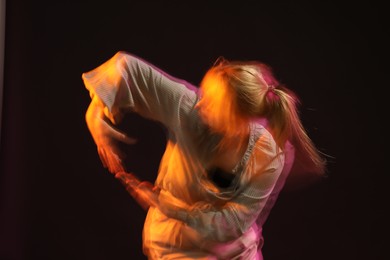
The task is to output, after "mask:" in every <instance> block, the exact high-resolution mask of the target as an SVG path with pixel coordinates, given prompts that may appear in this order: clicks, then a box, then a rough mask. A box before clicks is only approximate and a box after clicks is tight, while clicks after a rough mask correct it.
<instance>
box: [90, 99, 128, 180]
mask: <svg viewBox="0 0 390 260" xmlns="http://www.w3.org/2000/svg"><path fill="white" fill-rule="evenodd" d="M103 111H104V105H103V104H102V103H101V102H100V101H99V100H98V98H97V97H96V96H95V97H94V98H93V99H92V101H91V104H90V105H89V107H88V110H87V113H86V115H85V120H86V122H87V126H88V129H89V131H90V133H91V135H92V138H93V140H94V141H95V144H96V146H97V149H98V154H99V157H100V160H101V161H102V163H103V166H104V167H105V168H108V170H109V171H110V172H111V173H112V174H115V173H116V172H119V171H123V170H124V167H123V163H122V160H123V159H124V158H125V155H124V154H123V153H122V152H121V151H120V149H119V148H118V146H117V144H116V141H120V142H124V143H126V144H134V143H135V142H136V140H135V139H133V138H129V137H128V136H126V135H125V134H124V133H122V132H120V131H118V130H116V129H115V128H114V127H113V126H112V125H111V124H110V123H109V122H108V121H107V118H106V116H105V115H104V112H103Z"/></svg>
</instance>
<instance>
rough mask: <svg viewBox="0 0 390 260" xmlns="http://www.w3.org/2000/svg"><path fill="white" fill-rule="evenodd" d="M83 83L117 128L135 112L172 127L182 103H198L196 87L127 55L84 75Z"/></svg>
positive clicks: (116, 55) (115, 57)
mask: <svg viewBox="0 0 390 260" xmlns="http://www.w3.org/2000/svg"><path fill="white" fill-rule="evenodd" d="M82 79H83V81H84V84H85V87H86V88H87V90H89V92H90V96H91V97H93V96H95V95H97V96H98V97H99V100H100V101H101V102H102V103H103V105H104V112H105V115H106V116H107V117H108V118H109V119H110V120H111V122H112V123H114V124H117V123H118V122H119V121H120V119H121V117H122V116H123V114H124V113H125V112H127V111H132V112H136V113H138V114H139V115H141V116H143V117H145V118H148V119H152V120H156V121H159V122H161V123H163V124H164V125H165V126H167V127H172V126H173V125H174V124H175V123H177V120H178V118H177V117H175V116H174V115H175V114H177V113H178V112H179V111H178V109H179V108H180V103H181V102H182V100H186V101H187V102H188V100H190V101H193V100H195V99H196V90H197V88H196V87H195V86H193V85H191V84H189V83H188V82H186V81H184V80H180V79H177V78H174V77H172V76H170V75H169V74H167V73H165V72H164V71H162V70H160V69H158V68H157V67H155V66H154V65H152V64H150V63H148V62H146V61H144V60H142V59H141V58H138V57H136V56H134V55H132V54H130V53H127V52H123V51H120V52H117V53H116V54H115V55H114V56H113V57H112V58H110V59H109V60H107V61H106V62H105V63H103V64H101V65H100V66H98V67H97V68H95V69H93V70H91V71H88V72H86V73H83V74H82Z"/></svg>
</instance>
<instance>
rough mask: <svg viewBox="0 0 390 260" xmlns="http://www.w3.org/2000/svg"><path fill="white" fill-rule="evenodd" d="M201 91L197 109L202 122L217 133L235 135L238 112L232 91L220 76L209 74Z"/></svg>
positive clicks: (203, 82)
mask: <svg viewBox="0 0 390 260" xmlns="http://www.w3.org/2000/svg"><path fill="white" fill-rule="evenodd" d="M200 90H201V97H200V100H199V102H198V104H197V105H196V108H197V109H198V110H199V115H200V117H201V118H202V120H203V121H204V122H205V123H206V124H207V125H208V126H209V127H210V128H211V130H213V131H215V132H218V133H223V134H229V133H233V132H234V131H235V127H236V126H237V124H235V123H237V112H236V109H235V107H234V106H235V102H234V100H235V98H234V97H233V95H232V91H231V89H230V88H229V87H228V86H226V84H225V82H224V81H223V80H222V78H221V77H220V76H219V75H218V74H216V73H213V72H209V73H207V74H206V76H205V77H204V79H203V80H202V84H201V88H200Z"/></svg>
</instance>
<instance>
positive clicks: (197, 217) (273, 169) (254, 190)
mask: <svg viewBox="0 0 390 260" xmlns="http://www.w3.org/2000/svg"><path fill="white" fill-rule="evenodd" d="M270 141H271V140H270V139H269V137H263V138H260V139H259V140H258V141H257V142H256V145H255V149H254V153H253V158H252V159H251V160H249V162H248V165H247V168H248V169H247V171H249V174H250V175H251V177H250V178H249V180H248V181H247V184H246V185H245V187H244V188H242V190H241V192H239V193H238V195H237V196H236V197H234V198H233V199H232V200H229V201H228V202H226V203H224V204H223V205H221V206H216V205H214V204H210V203H205V202H197V203H196V204H194V205H190V206H188V208H180V207H179V208H177V209H176V210H175V211H173V212H175V216H173V217H174V218H176V219H179V220H181V221H183V222H185V223H186V224H187V225H189V226H190V227H192V228H193V229H195V230H196V231H197V232H198V233H200V235H201V236H202V237H203V238H204V239H205V240H210V239H211V240H213V241H217V242H226V241H230V240H233V239H236V238H238V237H240V236H241V235H242V234H244V233H245V232H246V231H247V230H248V229H249V228H250V227H251V226H252V225H253V223H254V222H255V221H256V219H257V217H258V216H259V214H260V212H261V211H262V210H263V208H264V206H265V204H266V202H267V200H268V198H269V196H270V194H271V193H272V190H273V189H274V187H275V183H276V181H277V179H278V177H279V175H280V173H281V171H282V167H283V164H284V154H283V152H281V151H280V150H279V149H278V148H277V146H276V144H275V143H274V142H270ZM176 205H177V204H176Z"/></svg>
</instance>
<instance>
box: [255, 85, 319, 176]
mask: <svg viewBox="0 0 390 260" xmlns="http://www.w3.org/2000/svg"><path fill="white" fill-rule="evenodd" d="M299 104H300V100H299V99H298V97H297V96H296V94H295V93H294V92H292V91H291V90H290V89H288V88H286V87H285V86H283V85H280V86H277V87H274V86H273V85H270V86H269V87H268V90H267V92H266V94H265V95H264V98H263V104H262V106H263V113H264V114H263V115H264V116H265V117H266V118H267V119H268V121H269V128H270V131H271V133H272V134H273V136H274V138H275V140H276V142H277V143H278V145H279V146H280V147H282V148H283V147H284V145H285V143H286V142H287V141H290V142H291V144H292V145H293V146H294V147H295V149H296V151H297V153H299V155H298V156H299V157H300V160H301V163H302V164H303V165H304V168H305V169H306V170H308V171H310V172H313V173H316V174H319V175H323V174H324V173H325V164H326V162H325V159H324V158H323V157H322V156H321V154H320V152H319V151H318V150H317V149H316V147H315V145H314V144H313V142H312V140H311V139H310V138H309V136H308V135H307V133H306V131H305V128H304V127H303V125H302V123H301V120H300V117H299V114H298V105H299Z"/></svg>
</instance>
